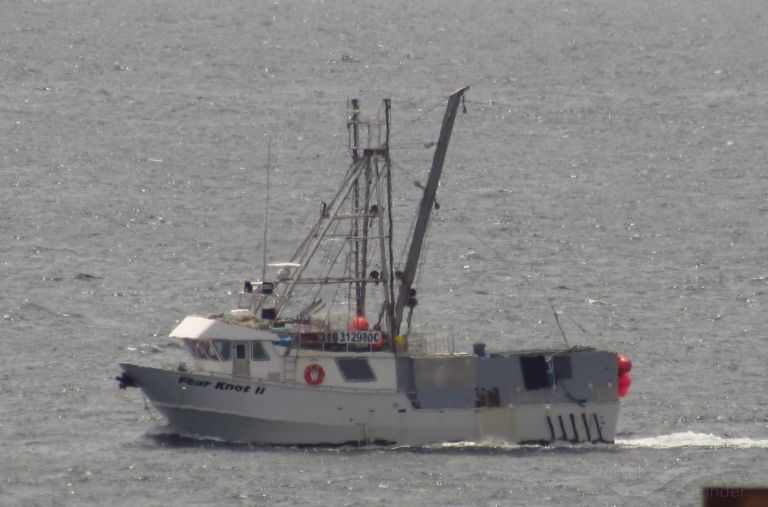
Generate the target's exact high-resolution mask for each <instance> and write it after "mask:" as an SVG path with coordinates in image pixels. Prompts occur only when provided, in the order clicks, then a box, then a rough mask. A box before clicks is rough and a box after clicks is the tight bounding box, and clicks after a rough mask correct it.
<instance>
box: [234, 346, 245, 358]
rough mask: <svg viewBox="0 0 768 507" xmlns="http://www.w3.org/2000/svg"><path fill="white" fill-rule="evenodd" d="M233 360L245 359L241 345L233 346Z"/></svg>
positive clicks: (243, 347) (243, 348)
mask: <svg viewBox="0 0 768 507" xmlns="http://www.w3.org/2000/svg"><path fill="white" fill-rule="evenodd" d="M235 358H236V359H245V345H244V344H242V343H238V344H237V345H235Z"/></svg>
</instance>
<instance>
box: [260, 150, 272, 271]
mask: <svg viewBox="0 0 768 507" xmlns="http://www.w3.org/2000/svg"><path fill="white" fill-rule="evenodd" d="M271 162H272V138H271V137H270V138H269V140H268V141H267V197H266V199H264V202H265V204H264V207H265V210H264V249H263V252H262V257H261V281H262V282H263V281H264V279H265V278H266V276H267V232H268V231H269V173H270V163H271Z"/></svg>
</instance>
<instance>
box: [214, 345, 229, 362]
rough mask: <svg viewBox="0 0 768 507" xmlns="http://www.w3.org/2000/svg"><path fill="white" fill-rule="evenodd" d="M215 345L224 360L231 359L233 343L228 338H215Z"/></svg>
mask: <svg viewBox="0 0 768 507" xmlns="http://www.w3.org/2000/svg"><path fill="white" fill-rule="evenodd" d="M213 346H214V347H216V352H218V353H219V357H220V358H221V360H222V361H229V360H230V359H231V358H232V345H231V344H230V343H229V342H228V341H226V340H213Z"/></svg>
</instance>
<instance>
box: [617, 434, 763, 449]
mask: <svg viewBox="0 0 768 507" xmlns="http://www.w3.org/2000/svg"><path fill="white" fill-rule="evenodd" d="M616 444H617V445H618V446H620V447H631V448H636V447H637V448H646V449H674V448H679V447H704V448H716V447H730V448H733V449H768V440H765V439H755V438H745V437H721V436H719V435H713V434H711V433H694V432H693V431H686V432H681V433H671V434H669V435H658V436H648V437H632V438H617V439H616Z"/></svg>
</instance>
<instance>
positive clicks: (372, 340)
mask: <svg viewBox="0 0 768 507" xmlns="http://www.w3.org/2000/svg"><path fill="white" fill-rule="evenodd" d="M325 341H326V342H330V343H344V344H361V345H373V344H378V343H381V331H334V332H331V333H328V334H326V335H325Z"/></svg>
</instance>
